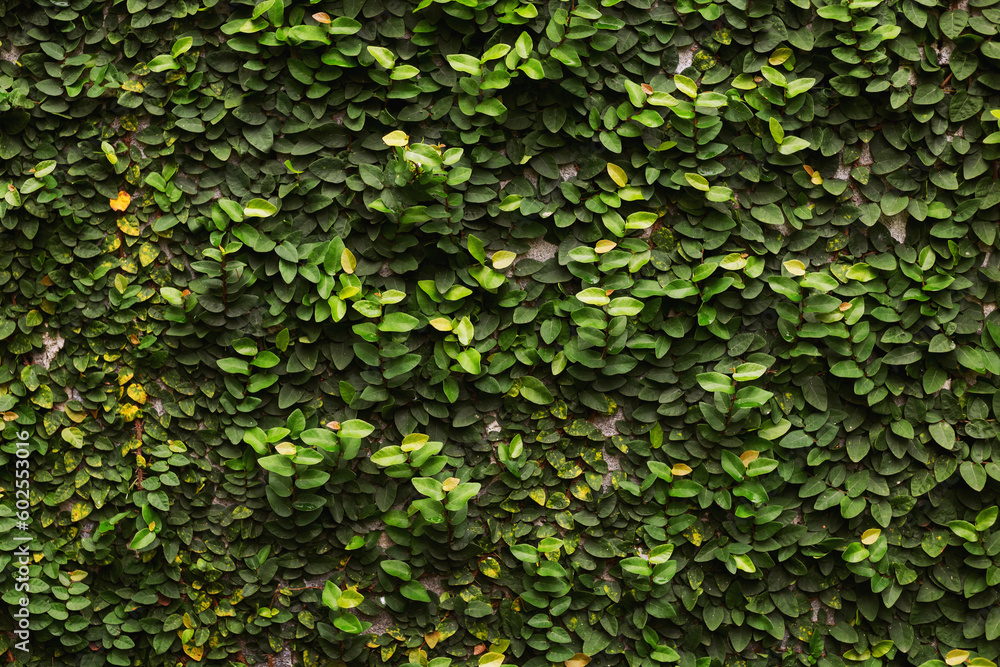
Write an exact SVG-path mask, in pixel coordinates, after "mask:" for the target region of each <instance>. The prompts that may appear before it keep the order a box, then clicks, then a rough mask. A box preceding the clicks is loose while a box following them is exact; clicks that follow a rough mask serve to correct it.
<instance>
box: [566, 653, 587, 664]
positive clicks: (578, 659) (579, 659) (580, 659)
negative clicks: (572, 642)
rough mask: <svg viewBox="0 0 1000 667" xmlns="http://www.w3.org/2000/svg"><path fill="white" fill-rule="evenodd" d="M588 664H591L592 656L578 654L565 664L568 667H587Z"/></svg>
mask: <svg viewBox="0 0 1000 667" xmlns="http://www.w3.org/2000/svg"><path fill="white" fill-rule="evenodd" d="M588 663H590V656H589V655H587V654H586V653H577V654H576V655H574V656H573V657H572V658H570V659H569V660H566V661H564V662H563V664H565V665H566V667H587V664H588Z"/></svg>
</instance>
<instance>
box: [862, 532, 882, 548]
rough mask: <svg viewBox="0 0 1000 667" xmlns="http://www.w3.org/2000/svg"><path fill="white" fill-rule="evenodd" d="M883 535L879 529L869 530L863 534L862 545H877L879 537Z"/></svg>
mask: <svg viewBox="0 0 1000 667" xmlns="http://www.w3.org/2000/svg"><path fill="white" fill-rule="evenodd" d="M881 534H882V531H881V530H879V529H878V528H869V529H868V530H866V531H865V532H863V533H862V534H861V544H864V545H865V546H867V545H869V544H875V542H876V541H877V540H878V536H879V535H881Z"/></svg>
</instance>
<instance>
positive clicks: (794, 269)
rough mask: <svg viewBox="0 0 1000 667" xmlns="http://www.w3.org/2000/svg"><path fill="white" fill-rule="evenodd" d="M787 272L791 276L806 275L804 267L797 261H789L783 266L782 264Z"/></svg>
mask: <svg viewBox="0 0 1000 667" xmlns="http://www.w3.org/2000/svg"><path fill="white" fill-rule="evenodd" d="M782 266H784V267H785V268H786V269H788V272H789V273H790V274H792V275H793V276H804V275H806V265H805V264H803V263H802V262H800V261H799V260H797V259H790V260H788V261H787V262H785V263H784V264H782Z"/></svg>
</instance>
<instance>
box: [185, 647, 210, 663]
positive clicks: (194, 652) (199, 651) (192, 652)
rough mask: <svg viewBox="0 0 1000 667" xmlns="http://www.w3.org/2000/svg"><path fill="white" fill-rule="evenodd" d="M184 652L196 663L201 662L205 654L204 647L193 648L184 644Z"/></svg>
mask: <svg viewBox="0 0 1000 667" xmlns="http://www.w3.org/2000/svg"><path fill="white" fill-rule="evenodd" d="M184 652H185V653H187V654H188V656H190V658H191V659H192V660H194V661H195V662H201V656H203V655H204V654H205V647H204V646H191V645H190V644H184Z"/></svg>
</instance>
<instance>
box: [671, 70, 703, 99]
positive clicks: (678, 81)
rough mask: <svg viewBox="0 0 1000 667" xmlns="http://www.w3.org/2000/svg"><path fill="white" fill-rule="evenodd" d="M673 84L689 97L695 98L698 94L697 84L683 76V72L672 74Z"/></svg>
mask: <svg viewBox="0 0 1000 667" xmlns="http://www.w3.org/2000/svg"><path fill="white" fill-rule="evenodd" d="M674 85H676V86H677V90H679V91H681V92H682V93H684V94H685V95H687V96H688V97H690V98H692V99H693V98H695V97H697V96H698V86H697V85H696V84H695V82H694V81H693V80H691V79H690V78H688V77H686V76H684V75H683V74H675V75H674Z"/></svg>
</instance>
